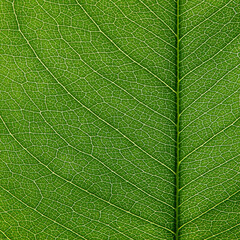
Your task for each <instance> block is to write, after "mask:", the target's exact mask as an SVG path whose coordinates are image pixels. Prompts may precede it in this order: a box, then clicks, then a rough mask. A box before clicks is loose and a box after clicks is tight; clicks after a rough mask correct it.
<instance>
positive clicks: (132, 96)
mask: <svg viewBox="0 0 240 240" xmlns="http://www.w3.org/2000/svg"><path fill="white" fill-rule="evenodd" d="M37 3H38V1H37ZM38 5H39V7H40V8H41V9H42V10H43V11H44V12H45V13H46V14H47V15H48V16H49V17H50V18H52V19H53V21H54V22H55V23H56V26H57V29H58V33H59V35H60V37H61V40H62V41H64V43H66V44H67V46H68V47H69V48H71V49H72V51H73V52H75V53H76V54H77V56H78V57H79V59H80V60H81V62H82V63H83V64H85V65H86V66H87V67H89V68H90V69H91V70H92V71H93V72H94V73H96V74H97V75H99V76H100V77H101V78H103V79H105V80H106V81H108V82H109V83H111V84H113V85H114V86H116V87H117V88H119V89H121V90H122V91H123V92H125V93H126V94H127V95H129V96H130V97H131V98H133V99H134V100H135V101H137V102H138V103H139V104H141V105H143V106H144V107H146V108H148V109H149V110H150V111H152V112H154V113H156V114H157V115H159V116H161V117H163V118H165V119H166V120H168V121H170V122H171V123H172V124H173V125H175V126H176V123H175V122H174V121H173V120H172V119H170V118H169V117H167V116H165V115H163V114H161V113H159V112H158V111H156V110H154V109H153V108H151V107H149V106H148V105H146V104H145V103H143V102H142V101H140V100H139V99H138V98H136V97H135V96H134V95H132V94H131V93H129V92H128V91H127V90H126V89H125V88H122V87H121V86H120V85H118V84H116V83H115V82H113V81H111V80H110V79H108V78H107V77H105V76H104V75H102V74H101V73H99V72H98V71H97V70H95V69H94V68H93V67H92V66H90V65H89V64H87V63H86V62H85V61H84V60H83V59H82V57H81V56H80V54H79V53H78V52H77V50H76V49H75V48H73V47H72V46H71V45H70V44H69V42H68V41H67V40H66V39H65V38H64V37H63V35H62V34H61V31H60V29H59V24H58V22H57V21H56V19H55V18H53V16H51V15H50V14H49V13H48V12H47V11H46V9H45V8H43V6H42V5H41V4H39V3H38ZM158 130H159V129H158ZM159 131H160V132H161V133H162V134H163V135H165V136H167V137H169V136H168V135H167V134H166V133H164V132H163V131H161V130H159ZM172 140H173V139H172Z"/></svg>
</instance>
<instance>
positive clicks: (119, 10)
mask: <svg viewBox="0 0 240 240" xmlns="http://www.w3.org/2000/svg"><path fill="white" fill-rule="evenodd" d="M110 2H112V3H113V4H114V6H116V8H117V9H118V10H119V11H120V12H121V14H122V15H123V16H124V17H125V18H126V19H127V20H129V21H130V22H132V23H133V24H135V25H137V26H138V27H140V28H142V29H144V30H145V31H147V32H149V33H151V34H152V35H153V36H154V37H156V38H158V39H160V40H161V41H162V42H164V43H166V44H167V45H169V46H170V47H172V48H174V49H176V47H175V46H173V45H171V44H170V43H169V42H167V41H166V40H164V39H162V38H161V37H160V36H158V35H156V34H155V33H154V32H152V31H150V30H148V29H147V28H145V27H143V26H141V25H140V24H138V23H137V22H135V21H133V20H132V19H131V18H129V17H128V16H127V15H126V14H125V13H124V12H123V10H122V9H121V8H120V7H119V6H118V5H116V3H115V2H113V1H112V0H110ZM145 44H146V43H145ZM147 46H148V47H149V48H150V49H151V50H152V51H154V52H155V53H156V54H157V55H159V56H160V57H162V58H163V59H165V60H166V61H168V62H169V63H171V64H173V65H176V63H174V62H171V61H170V60H169V59H168V58H166V57H164V56H163V55H160V54H159V53H158V52H156V50H154V49H152V48H151V47H150V46H149V45H147Z"/></svg>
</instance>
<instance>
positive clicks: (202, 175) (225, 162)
mask: <svg viewBox="0 0 240 240" xmlns="http://www.w3.org/2000/svg"><path fill="white" fill-rule="evenodd" d="M239 156H240V154H238V155H236V156H234V157H233V158H230V159H228V160H227V161H224V162H223V163H221V164H219V165H217V166H216V167H214V168H212V169H210V170H208V171H206V172H204V173H203V174H201V175H199V176H198V177H196V178H194V179H193V180H191V181H190V182H188V183H187V184H185V185H184V186H182V187H181V188H180V189H179V191H182V190H183V188H185V187H187V186H188V185H190V184H192V183H193V182H195V181H197V180H198V179H199V178H202V177H204V176H205V175H206V174H208V173H210V172H212V171H214V170H216V169H218V168H219V167H221V166H223V165H225V164H227V163H229V162H231V161H232V160H234V159H236V158H238V157H239Z"/></svg>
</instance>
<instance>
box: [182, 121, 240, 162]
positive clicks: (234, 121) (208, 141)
mask: <svg viewBox="0 0 240 240" xmlns="http://www.w3.org/2000/svg"><path fill="white" fill-rule="evenodd" d="M239 119H240V117H238V118H237V119H236V120H234V121H233V122H232V123H231V124H229V125H228V126H226V127H225V128H223V129H222V130H220V131H219V132H217V133H216V134H214V135H213V136H212V137H210V138H209V139H208V140H207V141H205V142H204V143H202V144H201V145H200V146H198V147H196V148H195V149H194V150H193V151H191V152H190V153H188V154H187V155H186V156H185V157H183V158H182V159H181V161H180V164H181V163H182V162H183V161H184V160H185V159H186V158H187V157H189V156H190V155H192V154H193V153H194V152H196V151H197V150H198V149H200V148H201V147H203V146H204V145H206V144H207V143H208V142H210V141H211V140H212V139H213V138H215V137H216V136H218V135H219V134H220V133H222V132H224V131H225V130H226V129H228V128H229V127H231V126H233V125H234V123H236V122H237V121H238V120H239Z"/></svg>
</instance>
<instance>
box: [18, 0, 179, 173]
mask: <svg viewBox="0 0 240 240" xmlns="http://www.w3.org/2000/svg"><path fill="white" fill-rule="evenodd" d="M13 12H14V15H15V18H16V22H17V25H18V29H19V32H20V34H21V35H22V37H23V38H24V39H25V41H26V42H27V44H28V46H29V47H30V48H31V50H32V52H33V53H34V55H35V56H36V58H37V59H38V61H39V62H40V63H41V64H42V65H43V67H44V68H45V69H46V70H47V72H48V73H49V74H50V75H51V76H52V77H53V79H54V80H55V81H56V82H57V83H58V84H59V85H60V86H61V87H62V88H63V89H64V90H65V91H66V92H67V93H68V94H69V96H71V97H72V98H73V99H74V100H75V101H76V102H78V103H79V104H80V105H81V106H82V107H83V108H85V109H86V110H87V111H89V112H90V113H91V114H92V115H94V116H95V117H97V118H98V119H99V120H100V121H102V122H104V123H105V124H106V125H108V126H109V127H111V128H112V129H114V130H115V131H117V132H118V133H119V134H120V135H122V136H123V137H124V138H125V139H127V140H128V141H129V142H131V143H132V144H133V145H134V146H135V147H137V148H138V149H139V150H140V151H142V152H144V153H145V154H146V155H148V156H149V157H150V158H152V159H154V160H155V161H157V162H158V163H160V164H161V165H162V166H164V167H165V168H167V169H168V170H169V171H171V172H172V173H173V174H174V175H175V172H174V171H173V170H172V169H171V168H170V167H168V166H167V165H166V164H164V163H162V162H160V161H159V160H158V159H156V158H155V157H154V156H152V155H151V154H149V153H148V152H146V151H145V150H144V149H142V148H141V147H140V146H138V145H137V144H136V143H135V142H134V141H132V140H131V139H130V138H129V137H127V136H126V135H125V134H124V133H122V132H121V131H120V130H119V129H117V128H115V127H114V126H112V125H111V124H110V123H108V122H107V121H106V120H104V119H103V118H101V117H100V116H98V115H97V114H96V113H95V112H93V111H92V110H91V109H90V108H88V107H87V106H85V105H84V104H83V103H81V102H80V101H79V100H78V99H77V98H76V97H75V96H73V95H72V94H71V93H70V92H69V91H68V90H67V88H66V87H65V86H64V85H63V84H62V83H61V82H59V81H58V79H57V78H56V77H55V76H54V75H53V73H52V72H51V71H50V70H49V69H48V68H47V66H46V65H45V63H44V62H43V61H42V60H41V59H40V58H39V56H38V55H37V53H36V51H35V50H34V48H33V47H32V45H31V44H30V42H29V41H28V39H27V38H26V37H25V35H24V34H23V32H22V31H21V28H20V24H19V22H18V19H17V15H16V11H15V7H14V2H13Z"/></svg>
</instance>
